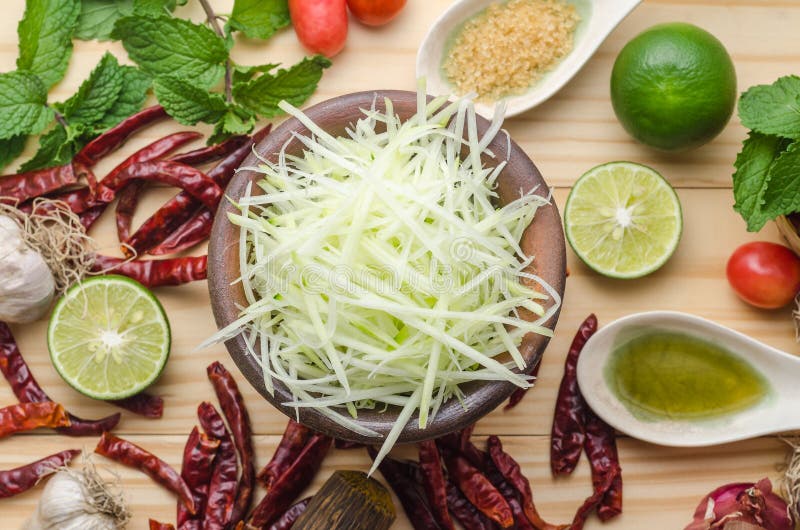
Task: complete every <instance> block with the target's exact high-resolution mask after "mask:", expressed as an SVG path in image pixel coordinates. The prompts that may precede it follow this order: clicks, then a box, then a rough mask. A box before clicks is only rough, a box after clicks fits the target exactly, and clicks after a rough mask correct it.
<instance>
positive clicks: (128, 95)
mask: <svg viewBox="0 0 800 530" xmlns="http://www.w3.org/2000/svg"><path fill="white" fill-rule="evenodd" d="M120 71H121V73H122V89H121V90H120V92H119V96H118V97H117V100H116V101H115V102H114V104H113V105H112V106H111V108H109V109H108V110H107V111H106V113H105V114H104V115H103V117H102V118H101V119H100V121H99V122H98V123H97V124H95V128H96V129H98V130H105V129H108V128H109V127H113V126H114V125H116V124H118V123H119V122H121V121H122V120H124V119H125V118H127V117H128V116H131V115H132V114H135V113H137V112H139V110H141V108H142V105H144V102H145V100H146V99H147V91H148V90H149V89H150V83H151V81H150V76H148V75H147V74H145V73H144V72H142V71H141V70H139V69H138V68H134V67H133V66H121V67H120Z"/></svg>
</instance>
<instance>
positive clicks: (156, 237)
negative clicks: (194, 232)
mask: <svg viewBox="0 0 800 530" xmlns="http://www.w3.org/2000/svg"><path fill="white" fill-rule="evenodd" d="M271 127H272V126H271V125H267V126H266V127H265V128H263V129H261V130H260V131H258V132H256V133H255V134H254V135H253V138H252V139H251V140H250V141H248V142H246V143H245V144H243V145H242V146H240V147H239V148H238V149H236V150H235V151H233V152H232V153H231V154H229V155H228V156H227V157H225V159H223V160H222V161H221V162H220V163H219V164H217V165H216V166H215V167H214V168H213V169H212V170H210V171H209V172H208V176H209V177H211V178H212V179H213V180H214V182H216V183H217V184H219V185H220V187H221V188H225V186H227V185H228V182H229V181H230V179H231V178H232V177H233V174H234V172H235V170H236V168H238V167H239V166H240V165H241V163H242V162H243V161H244V159H245V158H247V155H249V154H250V153H251V152H252V149H253V145H254V144H256V143H258V142H260V141H261V140H262V139H263V138H264V137H266V136H267V134H269V131H270V129H271ZM201 206H202V205H201V204H200V203H199V202H197V201H196V200H194V199H193V198H192V197H191V196H190V195H189V194H188V193H185V192H181V193H178V194H177V195H175V196H174V197H173V198H172V199H170V200H169V201H167V203H166V204H164V206H162V207H161V208H159V210H158V211H157V212H156V213H154V214H153V215H152V216H150V218H149V219H147V220H146V221H145V222H144V223H142V226H140V227H139V229H138V230H137V231H136V233H134V234H133V235H132V236H131V238H130V239H129V240H128V242H127V243H128V245H130V246H131V247H132V248H133V249H134V250H135V251H136V252H138V253H142V252H145V251H148V250H150V249H152V248H153V247H155V246H157V245H158V244H159V243H161V242H162V241H164V239H165V238H166V237H167V236H169V235H170V234H172V233H173V231H175V230H177V229H178V228H179V227H181V226H182V225H184V224H185V223H186V222H187V221H189V219H191V218H192V217H193V216H194V215H195V214H196V213H197V212H198V210H199V208H201Z"/></svg>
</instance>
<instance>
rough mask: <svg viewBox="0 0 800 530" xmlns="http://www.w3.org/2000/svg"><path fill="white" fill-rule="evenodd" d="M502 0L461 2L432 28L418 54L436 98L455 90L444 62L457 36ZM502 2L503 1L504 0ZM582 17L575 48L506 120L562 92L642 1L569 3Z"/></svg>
mask: <svg viewBox="0 0 800 530" xmlns="http://www.w3.org/2000/svg"><path fill="white" fill-rule="evenodd" d="M497 1H499V0H458V1H456V2H454V3H453V5H451V6H450V7H449V8H448V9H447V10H446V11H445V12H444V13H443V14H442V15H441V16H440V17H439V18H438V19H437V20H436V21H435V22H434V23H433V25H432V26H431V27H430V29H429V30H428V33H427V35H425V38H424V39H423V41H422V44H421V45H420V47H419V51H418V52H417V77H424V78H426V80H427V90H428V93H429V94H432V95H436V96H438V95H448V94H452V93H453V92H454V88H453V86H452V85H451V84H450V83H449V81H448V80H447V79H446V77H445V75H444V73H443V72H442V59H443V58H444V56H445V53H446V52H447V47H448V44H449V39H450V37H451V35H453V32H454V31H455V30H456V29H457V28H458V27H459V26H460V25H461V24H463V23H464V22H465V21H466V20H467V19H469V18H470V17H472V16H474V15H475V14H477V13H478V12H480V11H481V10H483V9H485V8H486V7H487V6H488V5H489V4H491V3H493V2H497ZM500 1H501V0H500ZM568 1H569V2H570V3H572V4H574V5H575V6H576V8H577V9H578V13H579V14H580V16H581V22H580V25H579V27H578V29H577V31H576V34H575V46H574V48H573V50H572V52H570V54H569V55H567V56H566V57H565V58H564V59H562V60H561V61H560V62H559V63H558V64H557V65H556V66H555V68H553V70H552V71H550V72H548V73H547V74H546V75H545V76H544V77H543V78H542V79H540V80H539V81H538V82H536V83H535V84H534V85H532V86H531V88H530V89H529V90H528V91H527V92H525V93H524V94H521V95H518V96H512V97H509V98H507V99H506V104H507V107H506V112H505V115H506V116H515V115H517V114H520V113H522V112H525V111H526V110H529V109H532V108H533V107H535V106H536V105H539V104H540V103H542V102H543V101H545V100H547V99H548V98H549V97H550V96H552V95H553V94H555V93H556V92H558V90H559V89H561V87H563V86H564V85H565V84H566V83H567V82H568V81H569V80H570V79H572V77H573V76H574V75H575V74H576V73H577V72H578V70H580V69H581V67H582V66H583V65H584V64H585V63H586V61H588V60H589V58H590V57H591V56H592V55H593V54H594V52H595V50H597V48H598V47H599V46H600V44H601V43H602V42H603V41H604V40H605V38H606V37H607V36H608V34H609V33H611V31H612V30H613V29H614V28H615V27H616V26H617V24H619V23H620V22H621V21H622V19H623V18H625V17H626V16H627V15H628V13H630V12H631V11H632V10H633V8H634V7H636V6H637V5H639V3H641V0H568ZM475 108H476V110H477V111H478V112H479V113H480V114H482V115H483V116H484V117H487V118H490V119H491V117H492V116H493V115H494V107H493V106H491V105H483V104H478V105H476V106H475Z"/></svg>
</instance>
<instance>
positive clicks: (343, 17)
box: [289, 0, 347, 57]
mask: <svg viewBox="0 0 800 530" xmlns="http://www.w3.org/2000/svg"><path fill="white" fill-rule="evenodd" d="M289 15H290V16H291V17H292V24H293V25H294V31H295V33H297V38H298V39H299V40H300V42H301V43H302V44H303V46H305V47H306V48H307V49H308V51H310V52H313V53H321V54H322V55H325V56H326V57H333V56H334V55H336V54H337V53H339V52H340V51H342V48H344V41H345V40H346V39H347V7H346V4H345V0H289Z"/></svg>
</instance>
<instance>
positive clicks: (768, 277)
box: [727, 241, 800, 309]
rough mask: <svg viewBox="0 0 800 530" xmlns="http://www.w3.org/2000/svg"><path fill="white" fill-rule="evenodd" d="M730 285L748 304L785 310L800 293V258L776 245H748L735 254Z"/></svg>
mask: <svg viewBox="0 0 800 530" xmlns="http://www.w3.org/2000/svg"><path fill="white" fill-rule="evenodd" d="M727 274H728V282H730V284H731V287H733V290H734V291H736V294H738V295H739V297H740V298H741V299H742V300H744V301H745V302H747V303H749V304H752V305H754V306H756V307H762V308H764V309H777V308H779V307H783V306H785V305H786V304H788V303H789V302H791V301H792V299H793V298H794V297H795V296H796V295H797V293H798V291H800V258H798V257H797V255H795V253H794V252H792V251H791V250H789V249H788V248H786V247H784V246H783V245H778V244H775V243H767V242H765V241H759V242H754V243H745V244H744V245H742V246H741V247H739V248H737V249H736V251H735V252H734V253H733V254H732V255H731V257H730V259H729V260H728V267H727Z"/></svg>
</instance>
